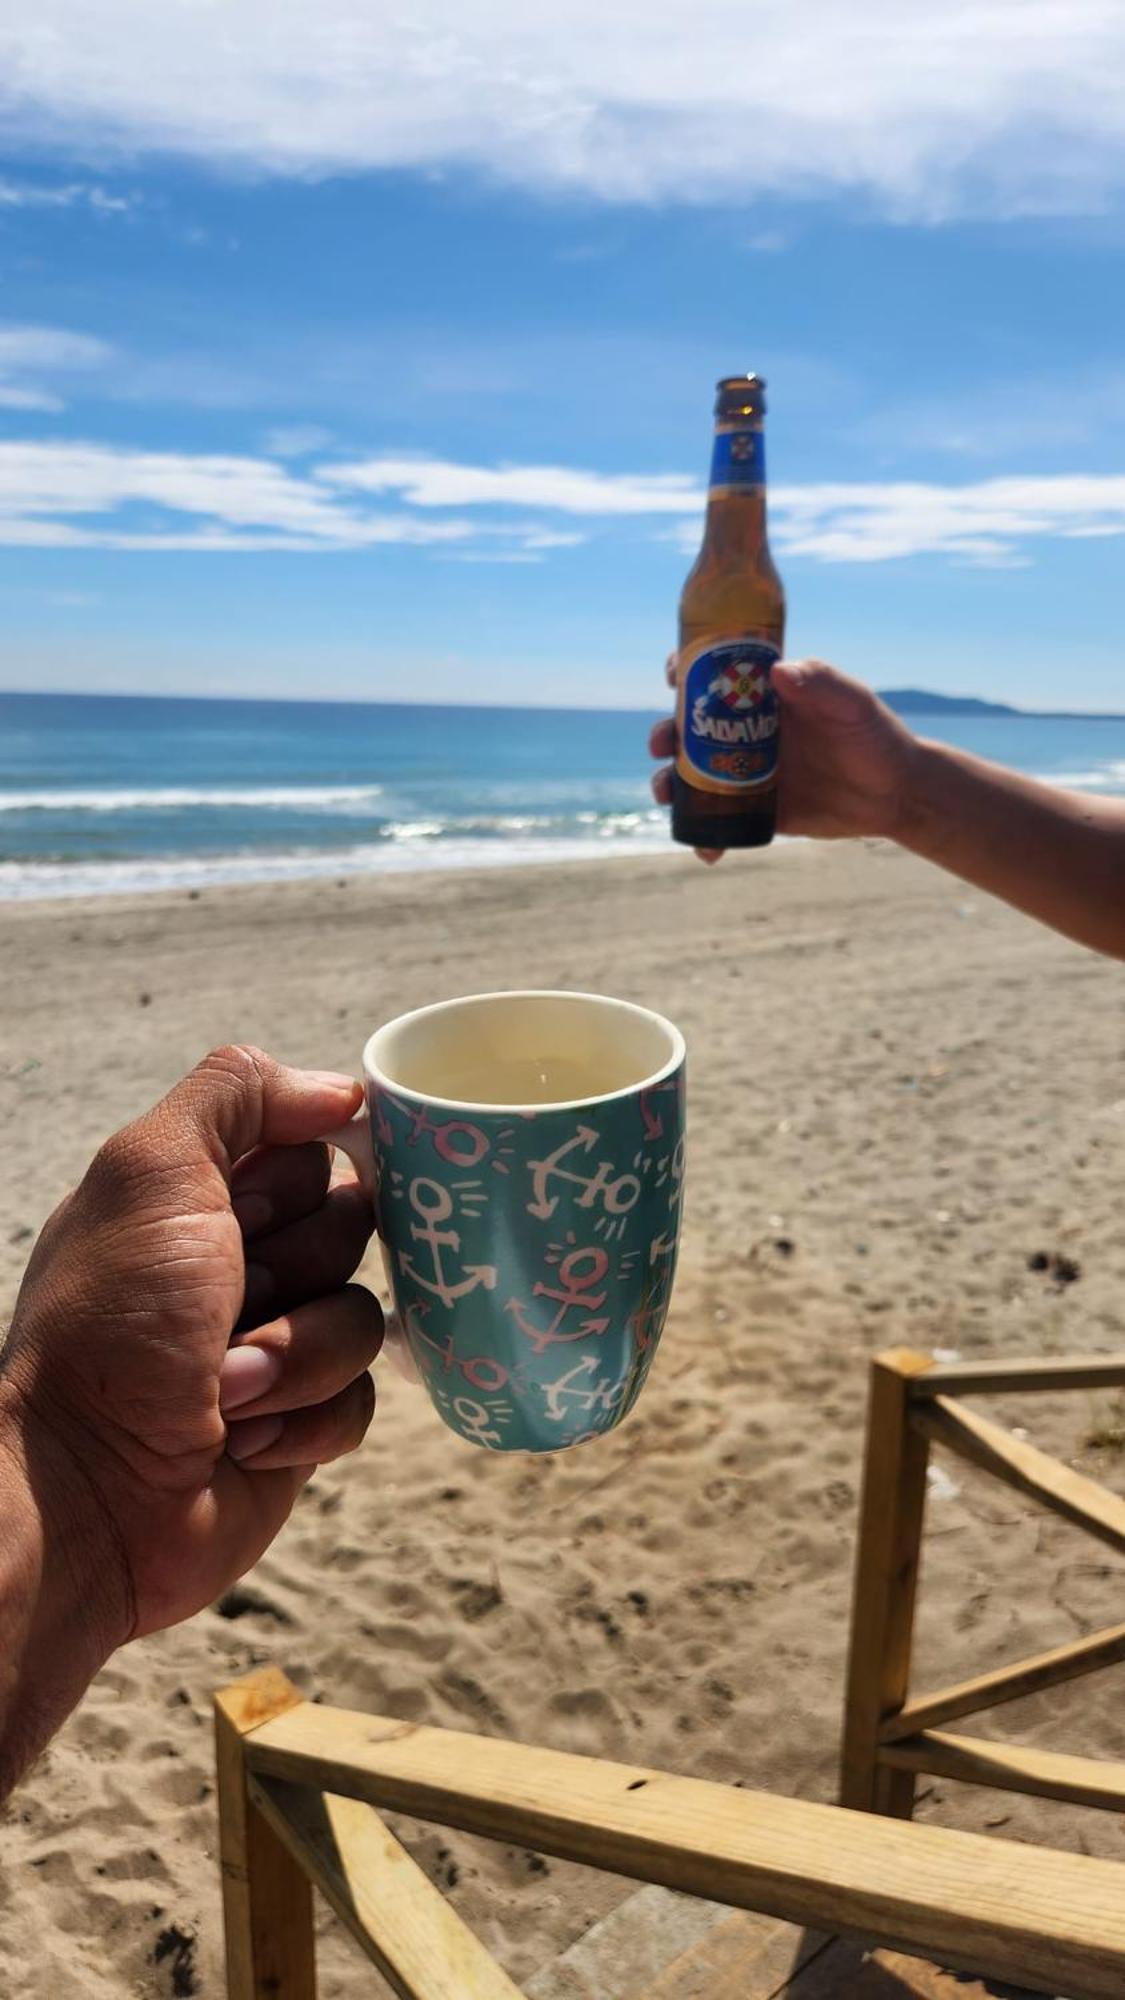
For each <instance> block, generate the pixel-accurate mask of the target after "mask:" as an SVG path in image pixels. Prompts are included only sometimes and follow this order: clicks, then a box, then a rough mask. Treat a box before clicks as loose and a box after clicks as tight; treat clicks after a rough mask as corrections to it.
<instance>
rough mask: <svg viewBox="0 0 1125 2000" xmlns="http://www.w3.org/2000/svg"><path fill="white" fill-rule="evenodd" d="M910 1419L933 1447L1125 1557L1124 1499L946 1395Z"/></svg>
mask: <svg viewBox="0 0 1125 2000" xmlns="http://www.w3.org/2000/svg"><path fill="white" fill-rule="evenodd" d="M911 1420H912V1422H913V1423H914V1424H916V1425H917V1426H918V1428H919V1429H920V1430H921V1431H923V1432H924V1433H925V1435H926V1436H927V1437H929V1438H931V1439H932V1440H933V1441H934V1442H935V1443H938V1444H944V1445H947V1446H948V1447H949V1449H950V1451H955V1452H957V1453H958V1454H959V1456H960V1457H961V1458H967V1459H969V1460H970V1461H971V1463H972V1464H973V1465H979V1466H980V1468H981V1471H982V1472H990V1473H991V1474H992V1476H993V1478H995V1479H1002V1480H1003V1481H1004V1484H1005V1485H1006V1486H1014V1487H1015V1489H1016V1491H1017V1492H1018V1493H1026V1494H1027V1495H1028V1496H1029V1498H1031V1499H1032V1500H1038V1501H1039V1502H1040V1503H1041V1505H1042V1506H1044V1507H1049V1508H1050V1509H1051V1511H1052V1512H1053V1513H1055V1514H1061V1515H1062V1516H1063V1519H1064V1520H1067V1521H1073V1522H1074V1523H1075V1525H1076V1526H1077V1527H1079V1528H1085V1529H1086V1531H1087V1533H1088V1534H1091V1535H1096V1536H1097V1537H1098V1540H1099V1541H1103V1542H1108V1543H1109V1545H1110V1547H1111V1548H1114V1549H1117V1550H1118V1551H1119V1552H1125V1500H1123V1499H1122V1498H1121V1496H1120V1494H1117V1493H1111V1492H1110V1491H1109V1488H1108V1487H1106V1486H1099V1485H1098V1483H1097V1481H1096V1480H1093V1479H1087V1478H1086V1477H1085V1475H1084V1474H1083V1473H1081V1472H1074V1471H1073V1470H1072V1469H1071V1467H1070V1466H1069V1465H1064V1464H1063V1463H1062V1461H1061V1460H1060V1459H1057V1458H1050V1457H1048V1455H1047V1453H1046V1452H1045V1451H1040V1450H1039V1448H1038V1446H1036V1445H1033V1444H1025V1443H1023V1441H1022V1440H1021V1439H1020V1438H1015V1437H1013V1436H1012V1434H1011V1432H1010V1431H1006V1430H1004V1429H1003V1428H1002V1426H1001V1425H1000V1424H994V1423H993V1422H992V1421H991V1419H990V1418H988V1417H982V1416H980V1415H979V1413H978V1412H977V1411H976V1410H967V1409H966V1408H965V1407H964V1405H963V1404H961V1403H951V1402H948V1401H947V1400H946V1398H945V1397H944V1396H939V1397H937V1398H936V1399H935V1401H934V1402H932V1403H921V1404H918V1405H917V1406H916V1407H915V1409H914V1411H913V1414H912V1419H911Z"/></svg>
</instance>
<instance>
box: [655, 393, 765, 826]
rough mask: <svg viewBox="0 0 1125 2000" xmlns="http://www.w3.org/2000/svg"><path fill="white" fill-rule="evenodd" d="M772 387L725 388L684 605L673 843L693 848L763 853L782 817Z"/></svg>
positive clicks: (678, 670) (718, 409)
mask: <svg viewBox="0 0 1125 2000" xmlns="http://www.w3.org/2000/svg"><path fill="white" fill-rule="evenodd" d="M765 387H766V385H765V382H764V381H763V380H762V377H761V376H760V375H732V376H726V377H724V379H723V380H722V381H721V382H720V383H719V385H718V399H717V401H716V404H715V446H714V453H713V456H712V460H711V484H710V488H709V491H708V495H707V523H706V527H705V529H704V533H703V547H702V548H701V549H700V551H699V555H698V556H697V558H696V561H695V565H694V567H693V569H692V570H691V572H690V574H689V576H688V579H687V582H686V583H685V584H684V588H683V595H682V597H681V598H680V648H679V653H678V655H677V662H676V687H677V699H676V726H677V748H676V765H675V772H674V775H673V785H672V837H673V839H674V840H680V841H683V842H684V843H685V844H686V845H687V846H688V847H764V846H765V845H766V843H767V842H768V841H770V840H772V839H773V831H774V824H775V821H776V818H777V761H778V713H777V696H776V695H775V693H774V691H773V688H772V686H771V684H770V670H771V668H772V666H773V663H774V661H775V660H777V659H779V658H780V657H781V651H782V647H783V644H784V640H785V592H784V591H783V589H782V587H781V578H780V577H779V576H778V573H777V571H776V569H775V568H774V566H773V559H772V557H771V555H770V551H769V543H768V542H767V540H766V471H765V455H764V450H763V440H762V418H763V417H764V415H765V410H766V398H765Z"/></svg>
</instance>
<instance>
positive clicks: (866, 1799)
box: [215, 1352, 1125, 2000]
mask: <svg viewBox="0 0 1125 2000" xmlns="http://www.w3.org/2000/svg"><path fill="white" fill-rule="evenodd" d="M1117 1384H1122V1385H1125V1362H1122V1363H1110V1362H1103V1361H1094V1362H1089V1363H1071V1364H1058V1365H1056V1364H1053V1363H1052V1364H1035V1365H1029V1366H1027V1367H1023V1366H1017V1365H1011V1366H1007V1365H997V1366H995V1367H988V1368H986V1367H983V1366H980V1367H976V1368H972V1367H966V1368H938V1367H934V1366H933V1365H932V1364H931V1363H930V1362H929V1361H928V1360H927V1359H926V1358H925V1357H923V1356H918V1355H913V1354H908V1353H905V1352H896V1353H893V1354H885V1355H881V1356H880V1357H879V1359H878V1360H877V1361H876V1362H875V1364H874V1368H873V1377H872V1401H871V1420H870V1426H869V1431H868V1447H867V1463H866V1475H865V1485H864V1499H863V1510H862V1516H861V1533H860V1548H859V1559H858V1567H857V1576H856V1598H855V1607H854V1614H853V1636H852V1648H851V1661H850V1669H849V1683H848V1705H847V1717H846V1731H845V1755H844V1780H843V1784H844V1792H845V1803H844V1804H843V1805H841V1806H825V1805H817V1804H812V1803H809V1802H806V1801H803V1800H796V1799H785V1798H777V1797H773V1796H770V1795H769V1794H765V1793H754V1792H748V1791H743V1790H742V1789H736V1788H735V1787H733V1786H728V1785H722V1784H714V1783H709V1782H705V1781H703V1780H701V1779H696V1778H681V1777H673V1776H670V1775H668V1774H667V1773H664V1772H661V1771H653V1770H647V1769H644V1768H638V1767H634V1766H630V1765H623V1764H614V1763H609V1762H607V1761H604V1760H602V1759H600V1758H592V1757H578V1756H572V1755H569V1754H566V1753H563V1752H560V1751H555V1750H542V1749H533V1748H530V1747H527V1746H524V1745H522V1744H516V1743H510V1742H505V1741H502V1740H497V1739H494V1738H490V1737H481V1736H471V1735H467V1734H463V1733H461V1732H458V1731H452V1730H444V1729H431V1728H428V1727H425V1726H422V1725H420V1724H415V1723H410V1722H403V1721H397V1720H395V1719H394V1718H392V1717H387V1716H375V1715H364V1714H358V1713H353V1712H350V1711H348V1710H345V1709H335V1708H329V1707H326V1706H321V1705H319V1704H317V1703H312V1702H309V1701H305V1700H303V1699H302V1697H301V1696H300V1694H299V1693H298V1691H297V1690H296V1688H294V1687H293V1686H292V1685H291V1684H290V1683H289V1682H288V1681H287V1680H286V1678H285V1676H284V1675H283V1674H282V1673H280V1672H278V1671H277V1669H275V1668H267V1669H265V1670H263V1671H262V1672H260V1673H257V1674H252V1675H251V1676H250V1677H249V1678H248V1679H246V1680H243V1681H238V1682H235V1683H234V1685H233V1686H231V1687H227V1688H224V1689H223V1690H222V1691H221V1692H220V1693H218V1694H217V1695H216V1697H215V1715H216V1754H217V1767H218V1804H219V1821H220V1847H221V1861H222V1878H223V1903H224V1918H225V1928H226V1949H227V1982H228V1984H227V1990H228V1996H229V2000H315V1993H316V1967H315V1947H314V1933H313V1918H312V1887H313V1885H315V1886H316V1887H317V1888H318V1889H319V1890H320V1891H321V1892H322V1894H323V1895H324V1896H325V1897H326V1898H327V1900H328V1902H329V1903H330V1904H331V1906H332V1908H333V1909H334V1910H335V1912H336V1914H337V1915H338V1916H339V1917H340V1918H341V1919H342V1921H343V1922H344V1924H345V1925H346V1926H347V1927H348V1929H349V1930H350V1931H351V1933H352V1935H353V1936H354V1937H355V1938H356V1939H357V1941H358V1942H359V1944H360V1945H361V1947H362V1949H363V1950H364V1952H365V1953H366V1954H367V1956H368V1958H369V1959H370V1960H371V1961H372V1962H373V1963H374V1964H375V1965H376V1966H377V1967H378V1968H379V1970H380V1971H381V1973H382V1974H383V1976H384V1978H385V1979H386V1980H387V1982H388V1984H389V1985H390V1987H391V1989H392V1990H393V1992H394V1993H396V1994H397V1995H400V1996H402V2000H519V1991H518V1988H517V1987H516V1986H514V1985H513V1983H512V1981H511V1980H510V1979H509V1978H508V1976H507V1974H506V1973H505V1972H504V1971H502V1969H501V1968H500V1966H498V1965H497V1964H496V1962H495V1961H494V1960H493V1959H492V1958H491V1957H490V1955H489V1954H488V1953H487V1952H486V1951H485V1949H484V1947H483V1946H482V1945H481V1943H480V1942H479V1940H478V1939H477V1938H476V1937H475V1936H474V1935H473V1933H472V1932H471V1931H470V1930H469V1929H468V1928H467V1927H466V1926H465V1924H464V1923H463V1922H462V1921H461V1919H460V1918H459V1917H458V1916H457V1915H456V1913H455V1912H454V1911H453V1910H452V1908H451V1907H450V1905H449V1904H448V1902H447V1901H446V1899H445V1897H444V1896H443V1895H442V1894H441V1892H440V1890H438V1889H437V1888H435V1887H434V1885H433V1884H432V1883H431V1882H430V1881H429V1878H428V1877H427V1876H426V1875H425V1874H424V1873H423V1871H422V1869H421V1868H419V1867H418V1865H417V1863H416V1862H414V1861H413V1860H412V1859H411V1857H410V1856H409V1855H408V1854H407V1852H406V1850H405V1849H404V1848H403V1847H402V1846H401V1845H400V1844H399V1842H398V1841H397V1840H396V1839H395V1837H394V1835H393V1834H392V1833H391V1831H390V1829H389V1828H388V1827H387V1826H386V1825H385V1823H384V1821H383V1819H382V1817H381V1812H382V1811H393V1812H405V1813H410V1814H412V1815H414V1816H416V1817H417V1818H420V1819H424V1820H429V1821H432V1822H435V1823H436V1824H438V1825H440V1826H444V1827H455V1828H458V1829H460V1830H462V1831H464V1832H467V1833H474V1834H483V1835H485V1836H486V1837H488V1838H491V1839H495V1840H505V1841H510V1842H516V1843H518V1844H520V1845H523V1846H527V1847H530V1848H533V1849H535V1850H537V1851H539V1852H542V1853H545V1854H550V1855H554V1856H557V1857H559V1858H561V1859H565V1860H568V1861H578V1862H584V1863H586V1864H587V1865H589V1866H591V1867H594V1868H602V1869H607V1870H610V1871H612V1872H613V1873H614V1874H618V1875H625V1876H630V1877H633V1878H634V1879H636V1880H639V1881H643V1882H649V1883H656V1884H661V1885H663V1886H664V1887H666V1888H669V1889H674V1890H679V1891H681V1892H683V1893H685V1894H687V1895H691V1896H699V1897H703V1898H705V1899H708V1900H710V1901H714V1902H719V1903H725V1904H728V1905H730V1906H732V1907H733V1908H735V1909H742V1910H750V1911H756V1912H761V1913H763V1914H764V1915H766V1916H770V1917H775V1918H778V1919H780V1920H783V1921H785V1922H788V1923H793V1924H798V1925H803V1926H806V1927H809V1928H811V1929H813V1930H815V1931H817V1932H826V1933H828V1934H830V1935H839V1936H842V1937H844V1938H854V1939H858V1940H860V1941H861V1942H862V1943H863V1944H865V1945H870V1946H889V1947H892V1948H893V1949H896V1950H899V1951H906V1952H914V1953H919V1954H923V1955H924V1956H926V1957H927V1958H937V1959H939V1960H940V1961H941V1963H942V1964H944V1965H946V1966H949V1967H951V1968H953V1969H955V1970H961V1971H965V1972H969V1973H975V1974H977V1975H981V1976H985V1977H994V1978H999V1979H1003V1980H1007V1981H1018V1982H1022V1983H1023V1984H1024V1985H1025V1986H1028V1987H1032V1988H1034V1990H1035V1991H1036V1992H1042V1993H1047V1994H1057V1993H1066V1994H1067V1995H1068V1996H1070V2000H1120V1996H1121V1995H1122V1994H1123V1993H1125V1869H1123V1868H1122V1867H1121V1865H1120V1864H1119V1863H1117V1862H1111V1861H1102V1860H1096V1859H1091V1858H1090V1857H1088V1856H1086V1855H1078V1854H1068V1853H1063V1852H1059V1851H1056V1850H1054V1849H1048V1848H1038V1847H1029V1846H1024V1845H1021V1846H1019V1847H1016V1846H1015V1845H1013V1843H1011V1842H1005V1841H1001V1840H996V1839H993V1838H988V1837H985V1836H982V1835H978V1834H971V1833H963V1832H959V1831H956V1830H952V1829H949V1828H945V1827H933V1826H922V1825H912V1826H906V1825H903V1824H901V1821H902V1819H904V1818H908V1817H909V1813H910V1808H911V1805H912V1803H913V1786H914V1779H915V1775H916V1773H917V1772H918V1771H919V1770H927V1771H941V1772H942V1773H943V1774H945V1775H947V1776H952V1777H962V1778H973V1779H976V1780H977V1781H978V1782H986V1783H988V1784H1007V1785H1008V1786H1009V1787H1011V1788H1013V1789H1017V1790H1028V1791H1035V1792H1040V1793H1044V1794H1045V1795H1046V1796H1050V1797H1065V1798H1080V1799H1082V1800H1083V1801H1084V1802H1086V1803H1097V1804H1111V1803H1112V1804H1115V1805H1116V1806H1117V1807H1118V1809H1120V1808H1121V1807H1122V1805H1123V1804H1125V1782H1123V1781H1125V1767H1123V1766H1120V1765H1112V1764H1108V1763H1102V1762H1100V1761H1098V1762H1095V1761H1094V1760H1090V1759H1083V1758H1071V1757H1059V1756H1055V1755H1053V1754H1052V1755H1050V1756H1049V1755H1048V1754H1047V1753H1046V1752H1039V1751H1034V1752H1033V1751H1029V1750H1007V1749H1006V1748H1004V1747H1003V1746H999V1745H996V1744H992V1743H984V1744H980V1743H976V1744H974V1743H967V1742H965V1741H964V1740H963V1739H960V1738H957V1737H950V1736H947V1735H944V1734H943V1733H941V1732H940V1731H939V1730H938V1729H936V1728H935V1727H934V1725H935V1724H937V1723H941V1722H946V1721H950V1720H953V1719H955V1718H956V1717H959V1716H961V1715H964V1714H968V1713H970V1712H971V1711H972V1710H973V1709H975V1708H979V1707H984V1706H987V1705H988V1704H989V1703H990V1702H995V1701H1001V1700H1011V1699H1014V1697H1015V1696H1016V1694H1022V1693H1027V1692H1030V1691H1031V1689H1033V1688H1038V1687H1050V1686H1055V1685H1057V1684H1058V1683H1059V1682H1061V1681H1064V1680H1069V1679H1073V1678H1074V1677H1075V1676H1076V1675H1077V1674H1080V1673H1085V1672H1089V1671H1090V1670H1092V1669H1093V1668H1094V1667H1096V1666H1102V1665H1106V1664H1108V1663H1110V1662H1111V1661H1113V1660H1119V1659H1121V1658H1123V1657H1125V1627H1116V1628H1114V1629H1113V1630H1112V1631H1109V1632H1103V1633H1099V1634H1098V1635H1096V1637H1095V1638H1092V1639H1087V1640H1082V1641H1079V1642H1077V1643H1076V1644H1074V1645H1072V1646H1067V1647H1060V1648H1057V1649H1056V1650H1055V1651H1054V1652H1053V1653H1048V1654H1043V1655H1041V1656H1040V1657H1039V1658H1038V1659H1035V1660H1028V1661H1023V1662H1021V1663H1020V1665H1019V1666H1018V1667H1014V1668H1010V1669H1005V1670H1003V1671H1001V1672H999V1673H993V1674H990V1675H983V1676H980V1677H979V1678H978V1679H976V1680H973V1681H969V1682H965V1683H963V1684H962V1685H961V1686H959V1687H957V1688H948V1689H943V1690H941V1691H940V1692H939V1693H938V1694H935V1695H932V1696H929V1697H927V1698H926V1699H924V1700H922V1701H918V1702H914V1703H912V1704H910V1705H909V1706H907V1683H908V1676H909V1664H910V1641H911V1633H912V1629H913V1614H914V1595H915V1587H916V1582H917V1574H918V1556H919V1548H920V1542H921V1530H922V1513H923V1503H924V1497H925V1483H926V1465H927V1455H928V1450H929V1445H930V1441H931V1439H933V1438H935V1437H937V1438H940V1439H941V1441H942V1442H943V1443H945V1444H950V1445H952V1447H953V1448H954V1449H955V1450H959V1451H961V1452H962V1453H963V1454H964V1455H965V1456H966V1457H970V1458H972V1459H973V1460H974V1462H975V1463H977V1464H980V1465H983V1466H985V1468H986V1469H987V1470H988V1471H991V1472H994V1473H995V1474H996V1476H997V1477H999V1478H1003V1479H1007V1480H1008V1482H1009V1483H1010V1484H1013V1485H1015V1486H1018V1487H1019V1489H1020V1490H1021V1491H1023V1492H1026V1493H1031V1494H1033V1495H1034V1496H1035V1497H1036V1498H1038V1499H1040V1500H1042V1501H1044V1503H1045V1504H1046V1505H1048V1506H1051V1507H1053V1508H1054V1509H1055V1510H1056V1511H1057V1512H1061V1513H1063V1514H1065V1515H1066V1516H1067V1518H1068V1519H1071V1520H1077V1521H1079V1522H1080V1523H1081V1524H1082V1525H1083V1526H1085V1527H1087V1528H1089V1529H1090V1531H1091V1532H1092V1533H1095V1534H1100V1535H1101V1536H1102V1538H1103V1539H1104V1540H1107V1541H1109V1542H1111V1543H1112V1545H1113V1546H1114V1547H1118V1548H1125V1501H1122V1500H1119V1499H1117V1498H1115V1497H1114V1496H1113V1495H1112V1494H1109V1493H1107V1492H1105V1491H1104V1489H1102V1488H1100V1487H1097V1486H1095V1485H1094V1484H1093V1482H1092V1481H1089V1480H1086V1479H1083V1478H1081V1477H1080V1476H1079V1475H1078V1474H1077V1473H1074V1472H1071V1471H1069V1470H1068V1468H1067V1467H1065V1466H1062V1465H1060V1464H1058V1463H1057V1462H1056V1461H1055V1460H1053V1459H1048V1458H1046V1457H1045V1456H1044V1454H1043V1453H1041V1452H1037V1451H1035V1450H1034V1449H1033V1448H1032V1447H1031V1446H1028V1445H1023V1444H1020V1443H1018V1442H1017V1440H1015V1439H1014V1438H1011V1437H1010V1436H1009V1435H1008V1433H1006V1432H1004V1431H1002V1430H1000V1429H999V1428H998V1427H997V1426H995V1425H993V1424H991V1423H988V1422H985V1421H984V1420H982V1419H980V1418H978V1417H976V1416H975V1415H971V1414H970V1413H969V1412H968V1411H966V1410H963V1409H962V1407H961V1406H960V1405H959V1404H958V1403H956V1402H953V1401H951V1400H950V1396H949V1392H950V1391H952V1390H954V1389H958V1390H963V1391H971V1390H973V1389H977V1390H979V1391H981V1392H983V1391H984V1390H985V1389H999V1388H1008V1389H1011V1388H1015V1387H1018V1388H1021V1389H1023V1388H1047V1387H1051V1388H1055V1387H1060V1386H1062V1387H1078V1386H1086V1387H1091V1386H1096V1387H1106V1386H1111V1385H1117ZM857 1807H858V1808H859V1810H855V1808H857ZM887 1815H890V1818H888V1817H886V1816H887ZM692 1990H693V1991H694V1990H696V1989H695V1988H693V1989H692ZM723 1990H724V1992H726V1991H728V1990H730V1989H728V1988H727V1987H726V1986H724V1988H723ZM771 1990H776V1989H772V1988H771ZM607 2000H609V1996H608V1995H607Z"/></svg>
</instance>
